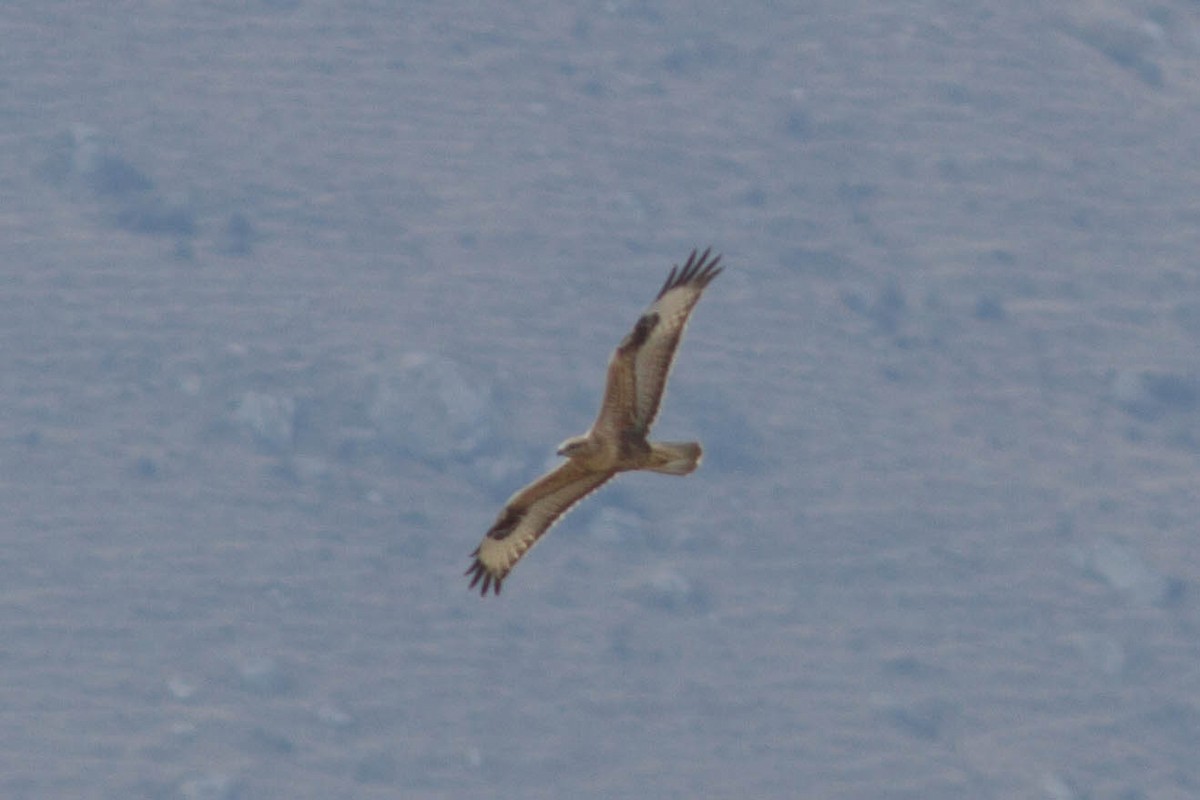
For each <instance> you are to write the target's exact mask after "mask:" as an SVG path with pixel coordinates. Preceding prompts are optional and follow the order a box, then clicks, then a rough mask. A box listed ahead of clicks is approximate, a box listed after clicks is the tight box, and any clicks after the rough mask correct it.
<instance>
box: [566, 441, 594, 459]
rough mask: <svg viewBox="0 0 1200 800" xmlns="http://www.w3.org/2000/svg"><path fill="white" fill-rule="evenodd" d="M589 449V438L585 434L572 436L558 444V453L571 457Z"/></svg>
mask: <svg viewBox="0 0 1200 800" xmlns="http://www.w3.org/2000/svg"><path fill="white" fill-rule="evenodd" d="M590 449H591V440H590V439H588V437H586V436H572V437H571V438H570V439H567V440H566V441H565V442H563V443H562V444H560V445H559V446H558V454H559V455H560V456H566V457H567V458H572V457H573V456H577V455H582V454H583V453H586V452H588V451H589V450H590Z"/></svg>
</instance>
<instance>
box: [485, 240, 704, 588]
mask: <svg viewBox="0 0 1200 800" xmlns="http://www.w3.org/2000/svg"><path fill="white" fill-rule="evenodd" d="M711 253H712V248H709V249H707V250H705V251H704V252H703V253H699V254H698V253H697V252H696V251H695V250H693V251H692V253H691V255H690V256H689V257H688V260H687V261H686V262H685V263H684V265H683V268H682V269H680V268H679V266H678V265H676V266H673V267H672V268H671V273H670V274H669V275H668V276H667V281H666V283H664V284H663V287H662V289H661V290H660V291H659V293H658V297H656V298H655V299H654V302H653V303H652V304H651V305H650V307H649V308H648V309H646V311H645V313H643V314H642V316H641V317H639V318H638V321H637V322H636V323H635V324H634V326H633V330H632V331H630V332H629V335H628V336H626V337H625V338H624V339H623V340H622V341H621V344H620V345H618V347H617V350H616V352H614V353H613V355H612V358H611V359H610V360H609V362H608V379H607V383H606V384H605V387H604V399H603V401H602V402H601V404H600V413H599V414H598V415H597V416H596V421H595V422H594V423H592V427H591V429H590V430H589V431H588V432H587V433H585V434H583V435H582V436H575V437H573V438H571V439H567V440H566V441H565V442H563V443H562V444H561V445H559V448H558V455H560V456H566V458H567V460H566V462H564V463H563V464H560V465H559V466H558V467H556V468H555V469H553V470H551V471H550V472H548V473H546V474H545V475H543V476H542V477H540V478H538V479H537V480H535V481H534V482H533V483H531V484H529V485H528V486H526V487H525V488H524V489H521V490H520V491H518V492H517V493H516V494H514V495H513V496H512V497H511V498H509V501H508V502H507V503H506V504H505V506H504V508H503V509H502V510H501V511H500V515H499V516H497V517H496V521H495V522H494V523H493V524H492V527H491V529H489V530H488V532H487V535H486V536H484V537H483V542H481V543H480V545H479V547H477V548H475V552H474V553H472V554H471V556H472V557H473V558H474V561H473V562H472V564H471V566H470V568H469V569H468V570H467V571H466V573H465V574H466V575H468V576H470V577H471V586H470V588H472V589H473V588H475V586H476V585H479V584H481V583H482V586H481V589H480V594H481V595H486V594H487V593H488V590H489V589H491V590H493V591H494V593H495V594H500V587H501V584H502V583H503V581H504V579H505V577H506V576H507V575H508V573H509V571H510V570H511V569H512V568H513V566H514V565H515V564H516V563H517V562H518V561H519V560H520V559H521V556H523V555H525V553H527V552H528V551H529V549H530V548H531V547H533V546H534V545H535V544H537V541H538V539H540V538H541V536H542V534H544V533H545V532H546V531H548V530H549V529H550V527H551V526H552V525H553V524H554V523H555V522H556V521H557V520H558V519H559V517H561V516H562V515H563V514H564V513H566V512H567V511H568V510H569V509H570V508H571V506H573V505H575V504H576V503H578V502H579V501H580V500H582V499H583V498H584V497H587V496H588V495H589V494H591V493H592V492H594V491H596V490H597V489H599V488H600V487H601V486H602V485H603V484H604V483H606V482H607V481H608V480H609V479H611V478H612V477H613V476H614V475H616V474H617V473H618V472H628V471H630V470H651V471H653V472H662V473H665V474H667V475H687V474H689V473H691V472H692V471H693V470H695V469H696V467H697V466H699V465H700V455H701V449H700V444H699V442H651V441H649V440H648V439H647V438H646V437H647V435H648V434H649V432H650V426H651V425H652V424H653V423H654V418H655V417H656V416H657V415H658V407H659V405H660V404H661V403H662V397H663V392H664V391H665V390H666V388H667V376H668V374H669V373H670V371H671V362H672V361H674V359H675V349H676V348H677V347H678V346H679V340H680V339H681V338H683V331H684V328H685V327H686V326H687V321H688V316H689V315H690V314H691V313H692V309H693V308H694V307H695V305H696V303H697V302H699V300H700V295H701V294H703V293H704V289H705V287H706V286H708V284H710V283H712V280H713V278H715V277H717V275H719V274H720V273H721V269H722V268H721V267H718V266H717V264H718V263H719V262H720V260H721V257H720V256H715V257H712V258H710V254H711Z"/></svg>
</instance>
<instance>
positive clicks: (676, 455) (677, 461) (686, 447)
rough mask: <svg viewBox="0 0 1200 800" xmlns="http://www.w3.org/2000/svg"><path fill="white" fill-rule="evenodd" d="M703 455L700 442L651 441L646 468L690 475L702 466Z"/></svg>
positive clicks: (670, 473) (671, 473) (666, 473)
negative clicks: (701, 458)
mask: <svg viewBox="0 0 1200 800" xmlns="http://www.w3.org/2000/svg"><path fill="white" fill-rule="evenodd" d="M702 455H704V451H703V450H702V449H701V447H700V443H699V442H651V443H650V463H649V464H647V465H646V469H649V470H653V471H654V472H661V473H663V474H665V475H690V474H691V473H692V472H695V470H696V467H698V466H700V457H701V456H702Z"/></svg>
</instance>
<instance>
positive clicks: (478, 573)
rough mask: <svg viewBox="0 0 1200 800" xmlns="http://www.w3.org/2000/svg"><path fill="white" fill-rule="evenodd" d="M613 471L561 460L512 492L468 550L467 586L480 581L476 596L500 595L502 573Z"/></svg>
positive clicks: (601, 483) (610, 475) (613, 473)
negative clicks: (472, 547)
mask: <svg viewBox="0 0 1200 800" xmlns="http://www.w3.org/2000/svg"><path fill="white" fill-rule="evenodd" d="M615 474H616V473H615V472H613V471H604V472H593V471H590V470H588V469H586V468H585V467H581V466H580V465H579V464H578V463H577V462H575V461H567V462H566V463H564V464H562V465H561V466H559V467H558V468H556V469H554V470H552V471H550V472H548V473H546V474H545V475H543V476H542V477H540V478H538V479H537V480H536V481H534V482H533V483H531V484H529V485H528V486H526V487H525V488H524V489H522V490H521V491H519V492H517V493H516V494H515V495H513V496H512V498H511V499H510V500H509V501H508V503H507V504H506V505H505V506H504V510H502V511H501V512H500V516H498V517H496V521H495V523H493V524H492V527H491V530H489V531H488V532H487V535H486V536H484V537H483V541H482V542H481V543H480V544H479V547H477V548H475V552H474V553H472V554H471V555H472V556H473V557H474V558H475V562H474V563H473V564H471V567H470V568H469V569H468V570H467V571H466V572H465V573H464V574H466V575H470V576H471V587H470V588H472V589H474V588H475V585H476V584H478V583H479V582H480V581H482V582H483V587H482V588H481V589H480V594H483V595H486V594H487V593H488V589H491V590H493V591H494V592H495V593H496V594H500V584H501V582H502V581H503V580H504V577H505V576H506V575H508V573H509V570H511V569H512V568H513V566H514V565H515V564H516V563H517V562H518V561H520V560H521V556H523V555H525V553H527V552H528V551H529V549H530V548H531V547H533V546H534V545H535V544H537V541H538V539H540V538H541V537H542V534H544V533H545V532H546V531H548V530H550V527H551V526H552V525H554V523H555V522H557V521H558V519H559V518H560V517H561V516H562V515H563V514H565V513H566V512H567V511H568V510H569V509H570V508H571V506H573V505H575V504H576V503H578V502H579V501H580V500H582V499H583V498H585V497H587V496H588V495H589V494H591V493H592V492H594V491H596V490H597V489H599V488H600V487H601V486H602V485H603V484H604V482H605V481H607V480H608V479H609V478H611V477H612V476H613V475H615Z"/></svg>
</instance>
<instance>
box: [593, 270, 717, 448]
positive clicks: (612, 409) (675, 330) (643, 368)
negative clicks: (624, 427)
mask: <svg viewBox="0 0 1200 800" xmlns="http://www.w3.org/2000/svg"><path fill="white" fill-rule="evenodd" d="M711 253H712V248H711V247H710V248H709V249H707V250H705V251H704V252H703V253H699V254H697V252H696V251H695V250H693V251H692V253H691V255H690V256H688V260H687V261H686V262H684V265H683V268H682V269H680V268H679V267H678V266H673V267H671V273H670V274H669V275H668V276H667V281H666V283H664V284H663V287H662V289H661V290H659V292H658V297H656V298H655V299H654V303H653V304H651V306H650V307H649V308H648V309H646V311H645V313H643V314H642V316H641V317H639V318H638V321H637V323H635V324H634V326H633V330H632V331H630V332H629V335H628V336H626V337H625V339H624V340H623V341H622V342H621V345H620V346H619V347H618V348H617V352H616V353H615V354H614V355H613V360H612V363H611V365H610V366H609V373H608V385H607V386H606V387H605V392H604V404H603V406H602V407H601V409H600V419H601V420H604V419H611V420H614V421H617V420H620V421H624V419H628V420H629V421H630V424H631V426H632V428H633V430H634V431H636V432H637V433H638V434H639V435H643V436H644V435H645V434H646V432H647V431H648V430H649V429H650V426H651V425H652V424H653V423H654V418H655V417H656V416H658V408H659V406H660V405H661V404H662V397H663V392H665V391H666V388H667V377H668V376H669V375H670V373H671V363H672V362H673V361H674V360H675V349H676V348H677V347H679V340H680V339H682V338H683V331H684V329H685V328H686V327H687V321H688V316H689V315H691V313H692V309H693V308H695V306H696V303H698V302H699V301H700V295H702V294H703V293H704V288H705V287H706V286H708V285H709V284H710V283H712V281H713V278H715V277H717V276H718V275H720V274H721V267H718V266H717V264H719V263H720V261H721V257H720V256H719V255H718V256H713V257H712V258H709V256H710V254H711ZM619 370H623V371H619ZM615 389H616V390H619V391H615ZM629 397H631V398H632V400H631V401H630V400H629V399H626V398H629ZM630 402H632V407H630V405H629V404H630Z"/></svg>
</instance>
